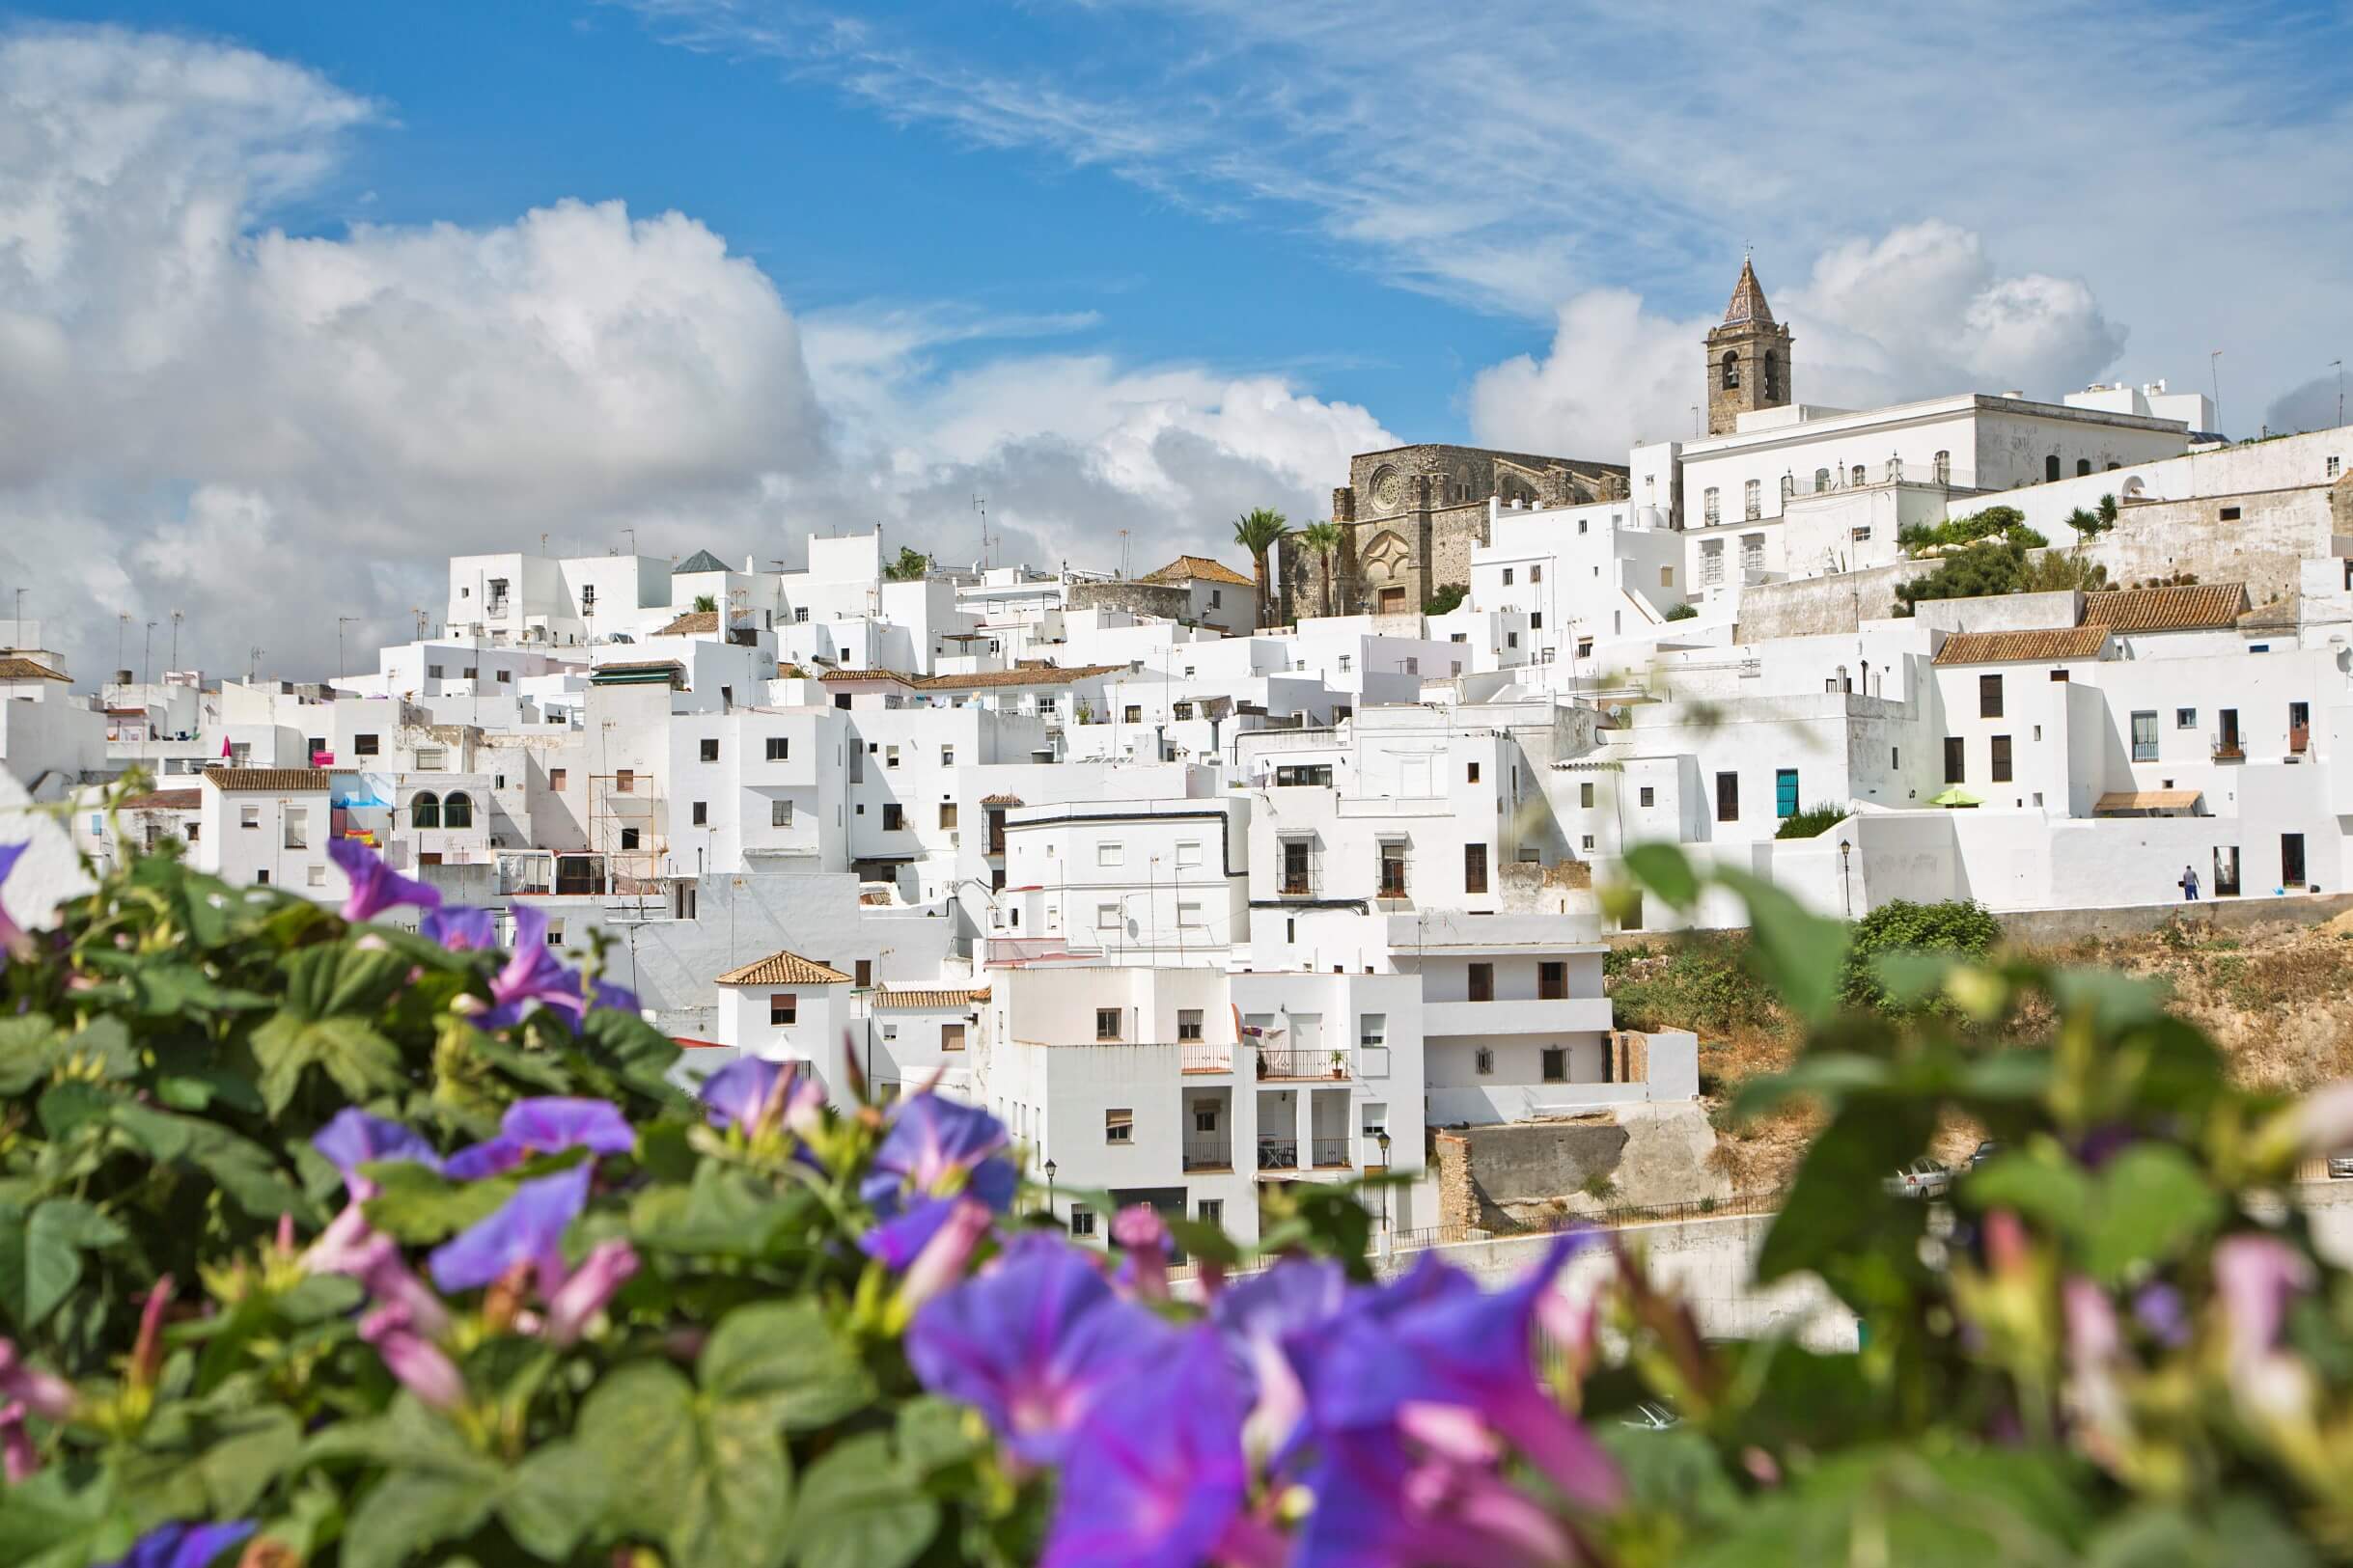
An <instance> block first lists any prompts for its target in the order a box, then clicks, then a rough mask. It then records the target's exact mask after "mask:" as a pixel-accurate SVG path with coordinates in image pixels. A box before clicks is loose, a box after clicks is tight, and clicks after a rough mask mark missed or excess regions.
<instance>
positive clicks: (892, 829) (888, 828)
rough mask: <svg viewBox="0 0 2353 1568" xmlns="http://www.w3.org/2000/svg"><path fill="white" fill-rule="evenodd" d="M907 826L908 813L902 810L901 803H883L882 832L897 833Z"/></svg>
mask: <svg viewBox="0 0 2353 1568" xmlns="http://www.w3.org/2000/svg"><path fill="white" fill-rule="evenodd" d="M906 825H907V824H906V813H905V812H903V811H902V810H900V805H899V803H898V802H897V801H885V802H883V805H882V831H883V832H885V833H897V832H899V831H900V829H902V828H904V827H905V826H906Z"/></svg>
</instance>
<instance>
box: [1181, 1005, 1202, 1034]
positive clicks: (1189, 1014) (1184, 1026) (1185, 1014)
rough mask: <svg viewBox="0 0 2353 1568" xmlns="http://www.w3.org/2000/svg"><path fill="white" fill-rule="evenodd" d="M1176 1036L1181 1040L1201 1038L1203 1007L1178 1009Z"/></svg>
mask: <svg viewBox="0 0 2353 1568" xmlns="http://www.w3.org/2000/svg"><path fill="white" fill-rule="evenodd" d="M1177 1038H1178V1039H1179V1040H1198V1039H1200V1038H1201V1009H1200V1008H1199V1007H1179V1008H1177Z"/></svg>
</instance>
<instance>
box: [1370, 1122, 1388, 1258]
mask: <svg viewBox="0 0 2353 1568" xmlns="http://www.w3.org/2000/svg"><path fill="white" fill-rule="evenodd" d="M1372 1141H1373V1142H1375V1143H1378V1144H1379V1145H1380V1146H1381V1174H1382V1176H1384V1177H1386V1176H1387V1175H1388V1174H1389V1129H1388V1128H1386V1127H1384V1128H1382V1129H1381V1130H1380V1131H1379V1132H1377V1133H1374V1134H1373V1135H1372ZM1390 1246H1391V1241H1390V1235H1389V1183H1388V1182H1387V1181H1386V1180H1384V1181H1383V1182H1382V1183H1381V1256H1382V1257H1383V1258H1386V1257H1388V1256H1389V1249H1390Z"/></svg>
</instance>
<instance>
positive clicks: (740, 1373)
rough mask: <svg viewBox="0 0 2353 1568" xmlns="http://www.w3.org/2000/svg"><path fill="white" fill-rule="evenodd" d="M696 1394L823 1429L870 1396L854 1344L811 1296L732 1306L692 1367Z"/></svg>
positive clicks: (764, 1418)
mask: <svg viewBox="0 0 2353 1568" xmlns="http://www.w3.org/2000/svg"><path fill="white" fill-rule="evenodd" d="M695 1370H696V1374H697V1376H699V1377H700V1378H701V1379H702V1383H703V1391H704V1392H705V1393H706V1395H708V1396H709V1397H710V1398H712V1399H715V1400H719V1401H722V1402H724V1403H726V1404H729V1405H735V1406H743V1407H747V1408H750V1409H752V1410H753V1411H754V1412H755V1413H756V1415H757V1417H758V1419H759V1420H760V1421H761V1423H762V1424H765V1425H769V1426H782V1427H783V1428H784V1429H785V1430H786V1431H788V1432H806V1431H809V1430H811V1429H813V1428H816V1427H820V1426H830V1425H832V1424H833V1423H834V1422H836V1421H838V1420H841V1419H842V1418H843V1417H845V1416H848V1415H850V1414H852V1413H853V1412H855V1411H857V1410H859V1409H861V1408H863V1407H864V1406H865V1405H866V1403H867V1402H868V1401H869V1400H871V1399H872V1397H873V1396H874V1384H873V1379H872V1377H871V1376H869V1374H868V1373H867V1370H866V1363H865V1362H864V1361H862V1360H861V1359H860V1358H859V1356H858V1351H857V1347H856V1346H855V1345H853V1344H852V1343H851V1342H850V1341H849V1339H848V1337H847V1336H846V1335H845V1334H842V1333H841V1332H840V1331H839V1330H837V1329H836V1328H835V1327H834V1325H833V1323H832V1322H831V1320H830V1319H828V1318H827V1316H826V1314H825V1311H824V1308H822V1307H819V1306H818V1305H817V1303H816V1302H814V1301H789V1302H766V1303H762V1304H761V1305H759V1306H756V1307H739V1308H737V1309H736V1310H735V1311H733V1312H730V1313H729V1314H728V1315H727V1316H726V1317H725V1318H724V1319H722V1320H721V1321H720V1324H719V1327H718V1329H717V1330H716V1331H715V1332H714V1333H713V1334H711V1336H710V1342H709V1343H708V1344H706V1345H705V1346H704V1347H703V1356H702V1360H701V1361H700V1362H699V1363H698V1364H697V1366H696V1369H695Z"/></svg>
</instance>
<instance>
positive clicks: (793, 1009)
mask: <svg viewBox="0 0 2353 1568" xmlns="http://www.w3.org/2000/svg"><path fill="white" fill-rule="evenodd" d="M800 1006H801V999H800V998H799V997H798V996H797V995H795V994H794V993H793V992H790V991H772V992H770V993H769V994H768V1023H769V1025H770V1026H771V1027H780V1026H783V1025H786V1024H797V1023H799V1022H800Z"/></svg>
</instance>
